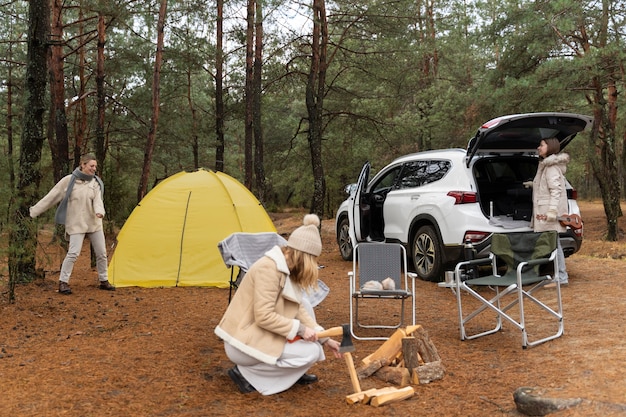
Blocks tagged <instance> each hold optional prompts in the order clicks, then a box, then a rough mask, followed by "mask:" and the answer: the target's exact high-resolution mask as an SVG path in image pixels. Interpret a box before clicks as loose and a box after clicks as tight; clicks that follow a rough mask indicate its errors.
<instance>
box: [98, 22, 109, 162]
mask: <svg viewBox="0 0 626 417" xmlns="http://www.w3.org/2000/svg"><path fill="white" fill-rule="evenodd" d="M105 44H106V25H105V22H104V15H103V14H102V13H100V14H99V15H98V47H97V49H98V55H97V58H96V60H97V63H96V107H97V112H98V117H97V119H96V158H97V159H98V161H99V162H100V163H101V164H102V166H103V167H102V169H104V159H105V157H106V149H107V146H106V140H105V133H104V116H105V109H106V108H105V106H106V93H105V91H104V77H105V71H104V47H105Z"/></svg>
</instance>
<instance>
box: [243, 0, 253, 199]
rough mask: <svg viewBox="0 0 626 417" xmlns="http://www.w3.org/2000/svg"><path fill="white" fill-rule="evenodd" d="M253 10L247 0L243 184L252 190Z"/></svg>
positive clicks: (251, 0)
mask: <svg viewBox="0 0 626 417" xmlns="http://www.w3.org/2000/svg"><path fill="white" fill-rule="evenodd" d="M254 12H255V0H248V8H247V16H246V22H247V27H246V87H245V100H246V114H245V127H244V129H245V138H244V185H245V186H246V187H247V188H248V189H249V190H252V183H253V178H252V177H253V160H252V143H253V140H254Z"/></svg>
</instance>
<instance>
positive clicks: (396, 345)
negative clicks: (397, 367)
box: [362, 324, 422, 366]
mask: <svg viewBox="0 0 626 417" xmlns="http://www.w3.org/2000/svg"><path fill="white" fill-rule="evenodd" d="M421 327H422V326H420V325H419V324H418V325H415V326H407V327H406V329H398V330H396V331H395V332H394V333H393V334H392V335H391V337H390V338H389V339H387V340H386V341H385V342H384V343H383V344H382V345H380V347H379V348H378V349H376V351H375V352H374V353H372V354H371V355H369V356H366V357H365V358H363V360H362V364H363V365H362V366H368V365H369V364H370V363H372V362H374V361H377V360H381V359H385V360H387V363H391V361H392V360H393V359H394V358H396V357H397V355H398V353H401V352H402V339H403V338H405V337H407V336H408V335H410V334H412V333H413V332H415V331H416V330H418V329H420V328H421Z"/></svg>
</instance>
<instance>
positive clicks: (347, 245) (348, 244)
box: [337, 217, 353, 261]
mask: <svg viewBox="0 0 626 417" xmlns="http://www.w3.org/2000/svg"><path fill="white" fill-rule="evenodd" d="M337 245H339V253H340V254H341V258H342V259H343V260H344V261H351V260H352V250H353V247H352V241H351V240H350V221H349V220H348V218H347V217H342V218H341V221H340V222H339V227H338V228H337Z"/></svg>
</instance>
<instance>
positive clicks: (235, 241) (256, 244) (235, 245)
mask: <svg viewBox="0 0 626 417" xmlns="http://www.w3.org/2000/svg"><path fill="white" fill-rule="evenodd" d="M285 245H287V241H286V240H285V238H283V237H282V236H281V235H279V234H278V233H272V232H261V233H245V232H239V233H233V234H231V235H230V236H228V237H227V238H226V239H224V240H222V241H221V242H218V244H217V248H218V249H219V251H220V254H221V255H222V259H223V260H224V263H225V264H226V266H228V267H229V268H230V288H229V290H228V303H229V304H230V300H231V299H232V294H233V290H237V288H238V287H239V285H240V284H241V280H242V279H243V277H244V276H245V275H246V272H248V269H250V267H251V266H252V264H253V263H255V262H256V261H257V260H258V259H259V258H261V257H262V256H263V255H264V254H265V252H267V251H269V250H270V249H272V248H273V247H274V246H285ZM235 267H237V268H238V272H237V276H236V277H235ZM329 292H330V290H329V288H328V286H327V285H326V284H325V283H324V282H323V281H322V280H319V279H318V280H317V289H316V290H315V291H309V292H304V293H303V297H304V298H306V299H307V301H308V302H309V303H310V304H311V307H315V306H317V305H318V304H319V303H321V302H322V301H323V300H324V298H326V296H327V295H328V293H329Z"/></svg>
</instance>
